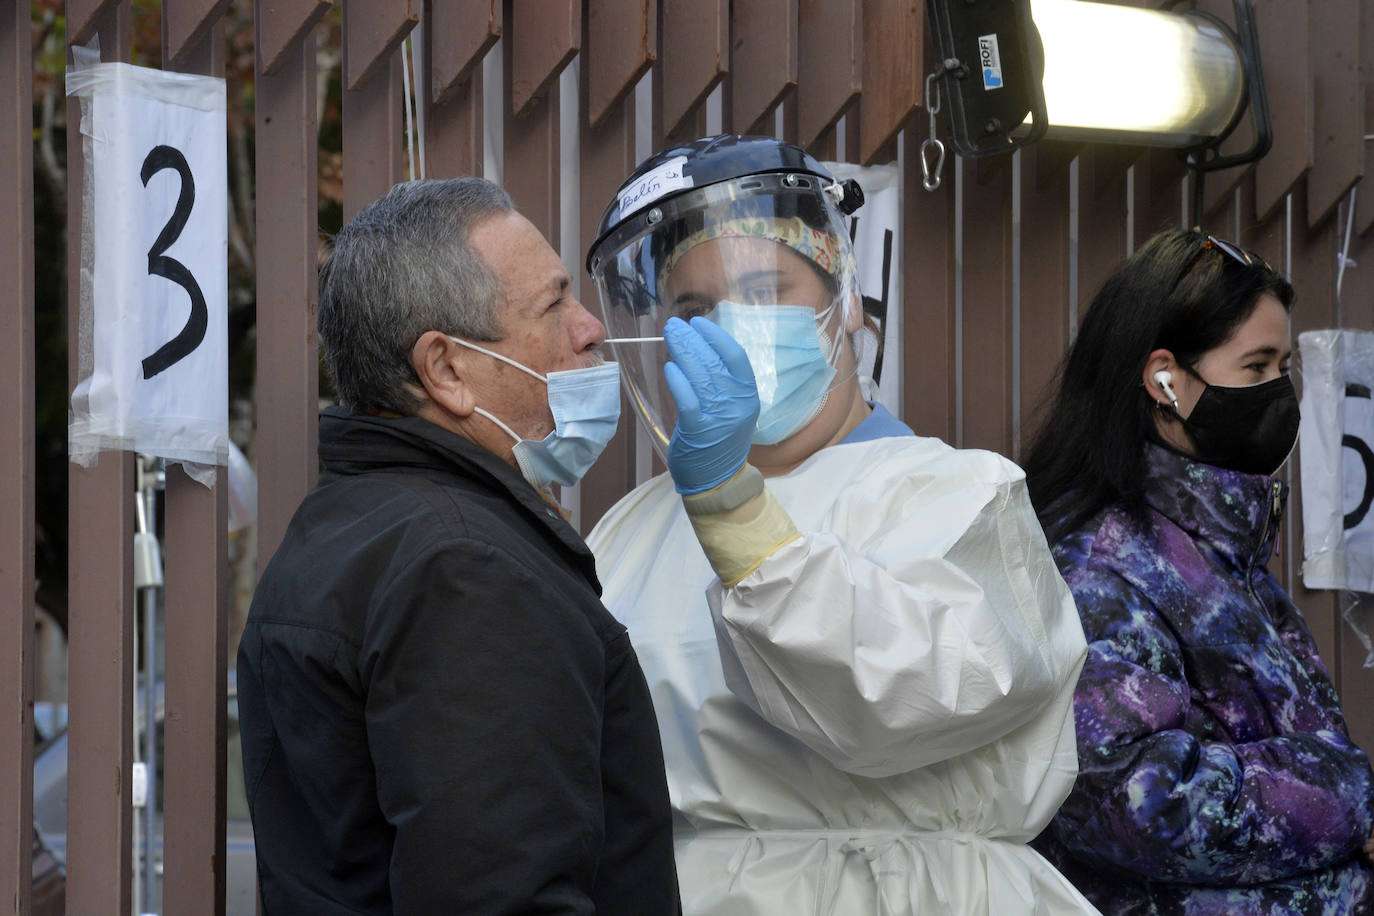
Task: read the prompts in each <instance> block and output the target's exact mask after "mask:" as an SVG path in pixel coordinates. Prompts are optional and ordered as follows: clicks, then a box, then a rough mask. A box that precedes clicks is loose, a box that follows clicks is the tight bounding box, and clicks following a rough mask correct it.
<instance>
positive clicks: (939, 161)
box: [921, 64, 948, 191]
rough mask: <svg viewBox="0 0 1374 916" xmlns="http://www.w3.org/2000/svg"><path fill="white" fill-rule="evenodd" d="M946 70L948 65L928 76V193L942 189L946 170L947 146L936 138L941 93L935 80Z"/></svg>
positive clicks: (924, 169)
mask: <svg viewBox="0 0 1374 916" xmlns="http://www.w3.org/2000/svg"><path fill="white" fill-rule="evenodd" d="M946 69H948V64H946V66H945V67H942V68H941V69H939V70H937V71H935V72H934V73H930V74H927V76H926V112H927V113H928V114H929V115H930V136H928V137H926V138H925V140H923V141H921V187H923V188H925V189H926V190H927V191H934V190H935V189H936V188H938V187H940V174H941V173H942V172H943V171H944V168H945V145H944V144H943V143H941V142H940V140H939V138H937V137H936V136H935V130H936V123H935V116H936V115H937V114H939V113H940V93H939V90H937V89H936V88H935V78H936V77H937V76H939V75H940V74H941V73H943V72H945V70H946ZM932 149H933V150H934V151H935V162H934V169H932V168H931V162H930V151H931V150H932Z"/></svg>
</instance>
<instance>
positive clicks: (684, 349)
mask: <svg viewBox="0 0 1374 916" xmlns="http://www.w3.org/2000/svg"><path fill="white" fill-rule="evenodd" d="M663 339H664V342H665V343H667V345H668V355H669V356H671V357H672V361H671V362H668V363H667V364H665V365H664V367H663V375H664V376H665V377H666V378H667V380H668V390H669V391H670V392H671V393H672V395H673V400H674V401H676V402H677V426H676V427H675V428H674V429H673V438H672V439H670V440H669V441H668V473H670V474H672V475H673V484H674V485H675V486H676V487H677V491H678V492H679V493H701V492H703V491H705V490H709V489H711V488H712V487H714V486H718V485H719V484H722V483H724V482H725V481H727V480H729V479H730V478H731V477H732V476H733V475H734V473H735V472H736V471H738V470H739V469H740V468H741V467H742V466H743V465H744V459H745V458H747V457H748V456H749V440H750V439H751V438H752V437H753V435H754V425H755V424H756V423H757V422H758V418H759V390H758V386H757V385H756V384H755V383H754V370H753V368H752V367H751V366H750V365H749V357H748V355H747V354H746V353H745V352H744V348H743V347H741V346H740V345H739V344H738V343H736V342H735V340H734V338H732V337H731V336H730V335H729V334H727V333H725V332H724V331H722V330H721V329H720V328H719V327H717V326H716V325H715V324H713V323H711V322H710V321H708V320H707V319H705V318H702V317H700V316H698V317H696V318H693V319H692V323H691V325H688V324H687V322H685V321H683V320H682V319H681V318H669V319H668V323H667V325H665V326H664V328H663Z"/></svg>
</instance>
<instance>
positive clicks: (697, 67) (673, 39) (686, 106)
mask: <svg viewBox="0 0 1374 916" xmlns="http://www.w3.org/2000/svg"><path fill="white" fill-rule="evenodd" d="M662 2H663V6H662V19H661V21H660V28H661V29H662V34H663V40H662V42H661V43H660V45H659V48H660V52H659V63H658V69H657V72H656V73H655V74H654V93H655V95H657V96H658V97H659V99H660V100H661V102H660V104H659V105H658V106H657V108H658V111H657V112H656V115H657V116H658V117H661V118H662V126H661V128H659V130H658V131H656V133H661V134H662V136H664V137H676V138H679V139H691V138H693V137H696V136H699V135H700V134H701V133H702V131H701V130H699V129H696V125H692V124H689V123H688V122H689V120H690V116H691V115H693V114H696V113H697V111H698V109H699V108H700V106H701V104H702V102H704V101H706V96H708V95H710V93H711V90H712V89H714V88H716V84H717V83H719V82H720V80H721V77H723V76H724V75H725V73H726V72H727V70H728V68H729V62H730V48H729V45H730V0H662Z"/></svg>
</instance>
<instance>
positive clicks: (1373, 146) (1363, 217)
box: [1355, 3, 1374, 327]
mask: <svg viewBox="0 0 1374 916" xmlns="http://www.w3.org/2000/svg"><path fill="white" fill-rule="evenodd" d="M1360 48H1361V49H1362V50H1361V54H1360V87H1361V95H1362V96H1363V97H1364V124H1365V133H1366V134H1369V133H1374V3H1361V4H1360ZM1363 173H1364V175H1365V176H1366V177H1367V178H1374V143H1371V142H1368V141H1366V142H1365V144H1364V170H1363ZM1370 226H1374V180H1369V181H1362V182H1361V183H1360V191H1359V193H1358V194H1356V195H1355V231H1356V232H1359V233H1360V234H1361V235H1363V234H1364V233H1366V232H1368V231H1369V227H1370ZM1371 326H1374V325H1365V327H1371Z"/></svg>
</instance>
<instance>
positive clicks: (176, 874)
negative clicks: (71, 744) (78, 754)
mask: <svg viewBox="0 0 1374 916" xmlns="http://www.w3.org/2000/svg"><path fill="white" fill-rule="evenodd" d="M217 31H218V29H215V30H213V31H212V32H211V33H210V34H211V35H214V34H215V32H217ZM189 59H194V52H193V54H192V57H191V58H189ZM228 488H229V483H228V478H227V472H226V471H225V469H223V468H219V469H217V471H216V475H215V484H214V487H213V488H212V489H206V488H205V487H204V486H202V485H201V484H199V483H197V482H196V481H194V480H192V479H191V478H189V477H187V476H186V473H185V471H183V470H182V469H181V467H180V465H173V466H172V467H169V468H168V470H167V510H166V527H167V550H166V553H165V557H166V563H167V603H166V607H167V621H166V634H167V635H166V640H167V642H166V646H167V648H166V659H167V661H166V667H167V670H166V693H165V704H166V706H165V708H166V720H165V723H166V724H165V726H164V732H163V734H164V739H163V740H164V742H165V743H164V748H165V749H164V751H163V754H164V757H163V761H164V765H163V771H164V773H165V774H166V777H165V780H164V782H163V786H162V792H163V799H164V802H163V809H164V814H163V850H164V852H163V858H164V863H165V867H164V872H163V874H164V878H163V885H162V901H163V910H164V911H165V912H167V913H206V914H212V916H223V914H224V907H225V852H224V845H225V836H224V830H225V813H224V803H225V797H224V792H225V766H226V762H225V739H226V721H225V719H226V710H225V706H226V702H227V697H226V695H225V690H226V683H227V676H228V671H227V667H226V666H227V663H228V651H229V581H228V569H229V550H228V543H229V539H228V534H227V525H228V511H229V509H228V502H227V493H228Z"/></svg>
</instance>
